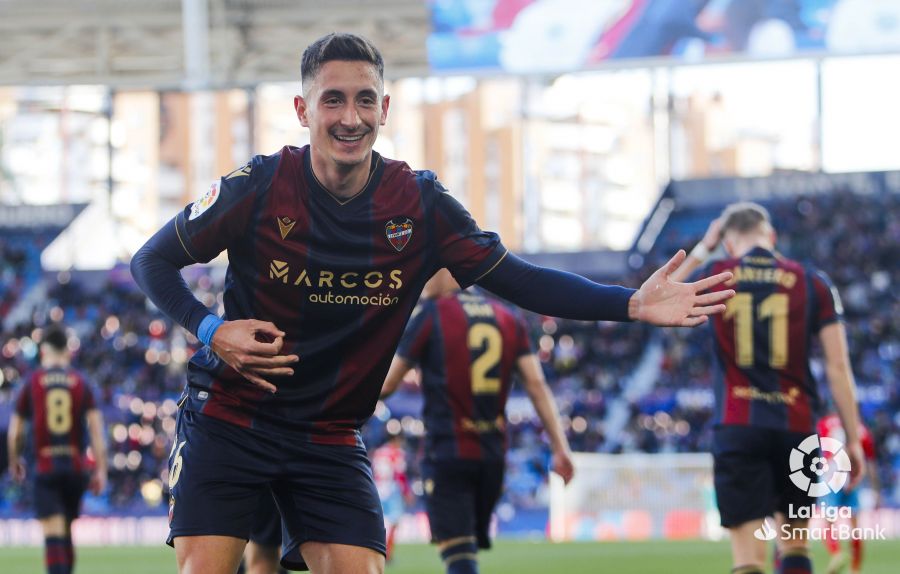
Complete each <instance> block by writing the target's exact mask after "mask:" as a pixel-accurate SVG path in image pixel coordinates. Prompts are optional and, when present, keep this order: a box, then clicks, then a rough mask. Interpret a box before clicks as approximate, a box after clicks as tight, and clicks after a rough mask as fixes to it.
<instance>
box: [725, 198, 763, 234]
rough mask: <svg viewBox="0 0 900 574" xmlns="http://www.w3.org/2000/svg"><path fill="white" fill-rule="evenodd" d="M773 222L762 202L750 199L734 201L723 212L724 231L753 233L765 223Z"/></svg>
mask: <svg viewBox="0 0 900 574" xmlns="http://www.w3.org/2000/svg"><path fill="white" fill-rule="evenodd" d="M771 222H772V219H771V218H770V217H769V212H768V210H767V209H766V208H765V207H763V206H761V205H760V204H758V203H752V202H749V201H745V202H741V203H733V204H731V205H729V206H728V207H726V208H725V211H723V212H722V233H725V232H726V231H736V232H737V233H741V234H745V233H751V232H753V231H756V230H758V229H759V228H760V227H761V226H762V225H764V224H765V225H771Z"/></svg>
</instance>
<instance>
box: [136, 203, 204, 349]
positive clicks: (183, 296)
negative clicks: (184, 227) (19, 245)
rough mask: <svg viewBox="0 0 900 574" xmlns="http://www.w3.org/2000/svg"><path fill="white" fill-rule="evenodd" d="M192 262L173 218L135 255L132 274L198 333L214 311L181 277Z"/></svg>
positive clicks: (167, 311) (151, 295)
mask: <svg viewBox="0 0 900 574" xmlns="http://www.w3.org/2000/svg"><path fill="white" fill-rule="evenodd" d="M190 263H192V260H191V259H190V257H189V256H188V255H187V253H186V252H185V251H184V248H183V247H182V246H181V244H180V242H179V240H178V235H177V231H176V230H175V223H174V220H173V221H170V222H169V223H168V224H166V226H164V227H163V228H162V229H160V230H159V231H158V232H157V233H156V235H154V236H153V237H151V238H150V240H149V241H147V243H146V244H145V245H144V246H143V247H141V249H140V250H138V252H137V253H136V254H135V255H134V257H133V258H132V259H131V275H132V276H133V277H134V280H135V282H137V284H138V286H140V288H141V289H142V290H143V291H144V293H145V294H146V295H147V297H148V298H149V299H150V300H151V301H153V304H154V305H156V306H157V307H159V309H160V310H161V311H162V312H163V313H165V314H166V315H168V316H169V317H170V318H171V319H172V320H173V321H175V322H177V323H178V324H179V325H181V326H182V327H184V328H185V329H187V330H188V331H190V332H191V333H193V334H195V335H196V334H197V332H198V329H199V327H200V323H201V322H202V321H203V319H204V318H206V317H207V316H209V315H210V314H211V313H210V311H209V310H208V309H207V308H206V307H204V306H203V304H202V303H200V301H198V300H197V298H196V297H194V294H193V293H192V292H191V290H190V289H189V288H188V286H187V283H185V281H184V277H182V276H181V268H182V267H184V266H186V265H189V264H190Z"/></svg>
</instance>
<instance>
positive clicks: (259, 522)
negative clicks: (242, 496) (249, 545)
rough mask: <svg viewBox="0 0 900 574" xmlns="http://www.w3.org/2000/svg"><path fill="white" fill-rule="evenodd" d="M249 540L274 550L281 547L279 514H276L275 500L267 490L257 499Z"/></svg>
mask: <svg viewBox="0 0 900 574" xmlns="http://www.w3.org/2000/svg"><path fill="white" fill-rule="evenodd" d="M250 540H251V541H252V542H256V543H257V544H260V545H262V546H269V547H276V548H277V547H279V546H281V514H279V513H278V507H277V506H275V499H274V498H272V493H271V492H269V491H268V490H266V491H265V492H263V494H262V496H260V497H259V506H258V507H257V509H256V518H255V519H254V520H253V529H252V530H251V531H250Z"/></svg>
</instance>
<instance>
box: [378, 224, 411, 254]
mask: <svg viewBox="0 0 900 574" xmlns="http://www.w3.org/2000/svg"><path fill="white" fill-rule="evenodd" d="M412 232H413V222H412V219H410V218H408V217H398V218H395V219H392V220H390V221H388V222H387V223H386V224H385V226H384V234H385V235H386V236H387V240H388V242H390V244H391V245H392V246H393V248H394V249H396V250H397V251H398V252H400V251H403V248H404V247H406V244H407V243H409V240H410V239H412Z"/></svg>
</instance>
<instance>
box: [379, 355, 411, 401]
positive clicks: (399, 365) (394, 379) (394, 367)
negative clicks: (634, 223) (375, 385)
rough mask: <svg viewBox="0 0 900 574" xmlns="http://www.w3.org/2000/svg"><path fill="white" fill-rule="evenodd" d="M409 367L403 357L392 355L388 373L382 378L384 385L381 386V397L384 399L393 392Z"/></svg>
mask: <svg viewBox="0 0 900 574" xmlns="http://www.w3.org/2000/svg"><path fill="white" fill-rule="evenodd" d="M411 368H412V365H411V364H410V363H408V362H407V361H406V360H405V359H403V357H401V356H400V355H394V358H393V360H392V361H391V366H390V368H389V369H388V374H387V376H386V377H385V379H384V386H383V387H382V388H381V398H382V399H386V398H388V397H389V396H391V395H392V394H394V391H396V390H397V387H398V386H400V382H401V381H402V380H403V377H404V376H406V373H408V372H409V370H410V369H411Z"/></svg>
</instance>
